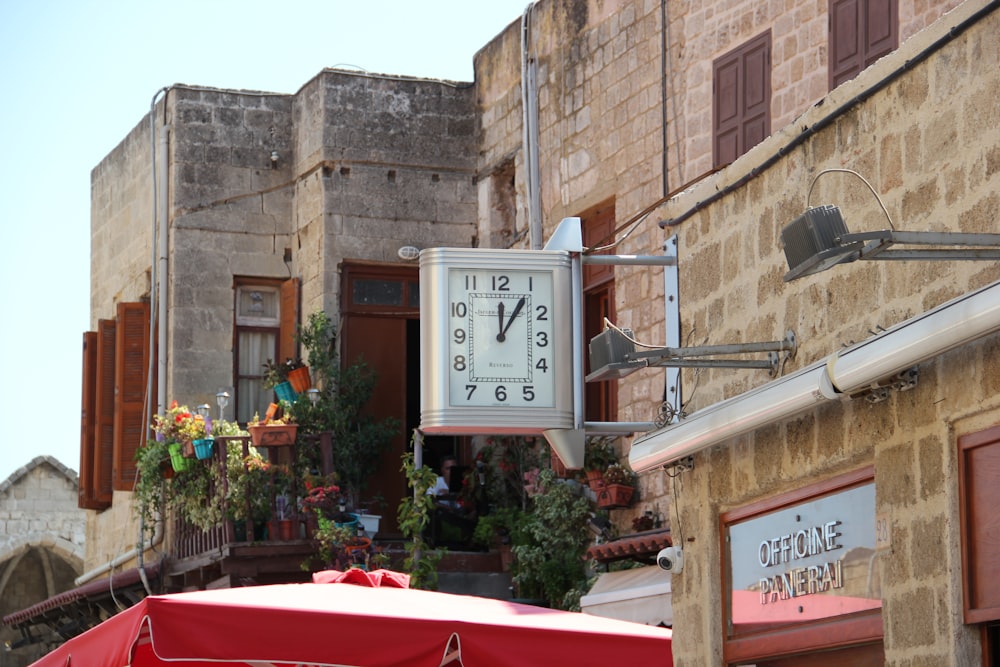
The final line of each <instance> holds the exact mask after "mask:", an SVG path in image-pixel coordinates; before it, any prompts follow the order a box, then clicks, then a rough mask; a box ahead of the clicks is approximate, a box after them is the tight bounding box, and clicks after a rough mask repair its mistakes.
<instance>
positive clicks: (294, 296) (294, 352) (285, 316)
mask: <svg viewBox="0 0 1000 667" xmlns="http://www.w3.org/2000/svg"><path fill="white" fill-rule="evenodd" d="M298 325H299V279H298V278H290V279H288V280H286V281H285V282H283V283H281V324H280V326H281V330H280V332H279V334H278V361H284V360H285V359H295V358H297V357H298V356H299V353H298V345H296V342H295V335H296V334H297V333H298Z"/></svg>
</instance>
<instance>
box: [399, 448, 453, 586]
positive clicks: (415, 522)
mask: <svg viewBox="0 0 1000 667" xmlns="http://www.w3.org/2000/svg"><path fill="white" fill-rule="evenodd" d="M403 472H404V473H405V474H406V481H407V484H408V485H409V487H410V489H412V491H413V494H412V495H410V496H408V497H406V498H403V501H402V502H401V503H400V504H399V511H398V513H397V519H398V520H399V529H400V531H401V532H402V533H403V536H404V537H405V538H406V540H407V541H406V545H405V546H406V551H407V556H406V559H405V560H404V562H403V567H404V568H405V569H406V570H407V571H408V572H409V574H410V586H412V587H413V588H423V589H426V590H436V589H437V564H438V563H439V562H440V561H441V558H442V557H443V556H444V550H442V549H432V548H430V546H429V545H428V543H427V541H426V540H425V539H424V533H425V531H426V530H427V527H428V526H429V525H430V521H431V515H432V514H433V512H434V497H433V496H432V495H430V494H428V493H427V491H428V489H430V488H431V487H433V486H434V482H435V481H437V473H436V472H434V470H433V469H432V468H428V467H426V466H422V467H420V468H418V467H417V465H416V462H415V461H414V458H413V453H412V452H407V453H406V454H404V455H403Z"/></svg>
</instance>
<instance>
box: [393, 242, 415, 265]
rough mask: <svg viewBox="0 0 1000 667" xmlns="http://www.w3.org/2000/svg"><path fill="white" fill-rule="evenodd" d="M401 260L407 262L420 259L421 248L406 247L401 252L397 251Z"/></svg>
mask: <svg viewBox="0 0 1000 667" xmlns="http://www.w3.org/2000/svg"><path fill="white" fill-rule="evenodd" d="M396 254H397V255H399V258H400V259H402V260H405V261H407V262H409V261H412V260H414V259H416V258H417V257H420V248H417V247H416V246H412V245H404V246H402V247H401V248H400V249H399V250H397V251H396Z"/></svg>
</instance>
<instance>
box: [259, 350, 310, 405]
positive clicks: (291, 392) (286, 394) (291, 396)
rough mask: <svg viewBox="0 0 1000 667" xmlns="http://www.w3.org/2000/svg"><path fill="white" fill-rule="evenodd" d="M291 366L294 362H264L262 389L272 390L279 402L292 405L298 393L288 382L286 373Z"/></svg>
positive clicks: (269, 360)
mask: <svg viewBox="0 0 1000 667" xmlns="http://www.w3.org/2000/svg"><path fill="white" fill-rule="evenodd" d="M293 366H294V362H292V360H291V359H289V360H288V361H286V362H285V363H275V362H274V361H273V360H271V359H268V360H267V361H265V362H264V376H263V383H264V389H272V390H274V393H275V395H276V396H277V397H278V400H279V401H288V402H289V403H293V402H295V399H296V398H297V397H298V393H297V392H296V391H295V389H294V388H293V387H292V383H291V382H289V380H288V372H289V371H290V370H293V368H292V367H293ZM307 388H308V387H307Z"/></svg>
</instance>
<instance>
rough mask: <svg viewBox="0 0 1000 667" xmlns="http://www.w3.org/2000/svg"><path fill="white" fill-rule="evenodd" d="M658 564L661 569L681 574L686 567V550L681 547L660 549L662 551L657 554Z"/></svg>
mask: <svg viewBox="0 0 1000 667" xmlns="http://www.w3.org/2000/svg"><path fill="white" fill-rule="evenodd" d="M656 564H657V565H659V566H660V569H661V570H666V571H667V572H673V573H674V574H680V573H681V570H683V569H684V552H683V551H682V550H681V548H680V547H667V548H665V549H660V552H659V553H658V554H656Z"/></svg>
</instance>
